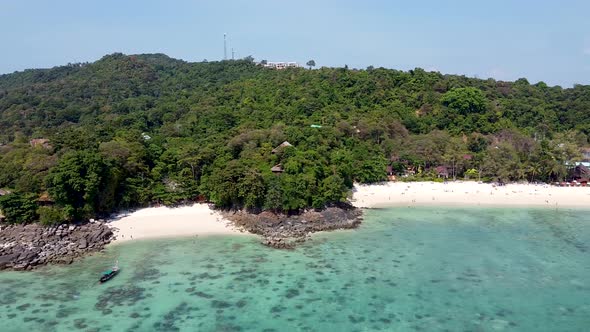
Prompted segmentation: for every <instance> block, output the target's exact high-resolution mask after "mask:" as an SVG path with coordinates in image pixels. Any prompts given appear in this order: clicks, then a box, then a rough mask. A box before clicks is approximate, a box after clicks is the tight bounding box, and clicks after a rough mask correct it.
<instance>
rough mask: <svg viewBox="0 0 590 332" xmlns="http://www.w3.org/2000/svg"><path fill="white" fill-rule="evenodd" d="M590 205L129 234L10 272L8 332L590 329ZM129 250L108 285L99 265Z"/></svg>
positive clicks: (0, 287) (5, 313) (1, 301)
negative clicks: (329, 228) (261, 231)
mask: <svg viewBox="0 0 590 332" xmlns="http://www.w3.org/2000/svg"><path fill="white" fill-rule="evenodd" d="M589 213H590V211H582V210H559V211H555V210H539V209H501V208H486V209H481V208H476V207H472V208H396V209H383V210H370V211H367V214H366V218H365V219H366V220H365V222H364V223H363V225H362V226H361V227H360V228H359V229H357V230H347V231H338V232H331V233H321V234H316V235H314V237H313V239H312V240H311V241H309V242H307V243H306V244H304V245H303V246H301V247H299V248H298V249H296V250H293V251H282V250H274V249H270V248H266V247H264V246H262V245H260V244H259V242H258V239H257V238H256V237H250V236H245V237H240V236H238V237H219V236H214V237H193V238H183V239H161V240H146V241H135V242H128V243H124V244H121V245H116V246H112V247H110V248H108V250H106V251H105V252H103V253H100V254H96V255H94V256H91V257H88V258H86V259H84V260H82V261H80V262H77V263H74V264H72V265H69V266H53V267H47V268H42V269H40V270H37V271H34V272H2V273H0V321H1V322H2V324H3V326H2V327H1V330H2V331H77V330H79V331H552V332H556V331H588V330H589V329H590V217H588V215H589ZM115 259H118V260H119V264H120V266H121V268H122V271H121V273H120V274H119V275H118V276H117V277H116V278H115V279H113V280H111V281H109V282H108V283H106V284H103V285H99V284H97V283H96V280H97V278H98V276H99V275H100V272H101V271H103V270H105V269H107V268H109V266H110V265H111V264H112V262H113V261H114V260H115Z"/></svg>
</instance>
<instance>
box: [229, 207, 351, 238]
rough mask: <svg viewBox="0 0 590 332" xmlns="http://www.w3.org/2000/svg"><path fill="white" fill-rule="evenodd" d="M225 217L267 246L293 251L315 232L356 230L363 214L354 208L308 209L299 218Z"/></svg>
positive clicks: (240, 214)
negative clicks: (259, 238) (259, 237)
mask: <svg viewBox="0 0 590 332" xmlns="http://www.w3.org/2000/svg"><path fill="white" fill-rule="evenodd" d="M223 214H224V217H226V218H227V219H229V220H231V221H232V222H233V223H234V224H235V225H236V226H238V227H240V228H243V229H245V230H246V231H248V232H250V233H254V234H258V235H261V236H262V237H263V241H262V243H263V244H264V245H266V246H269V247H273V248H279V249H292V248H294V247H295V246H296V245H297V244H298V243H302V242H304V241H305V240H306V239H307V237H308V236H309V235H310V234H311V233H314V232H320V231H331V230H335V229H349V228H356V227H358V225H360V223H361V220H362V211H361V210H359V209H356V208H354V207H351V206H346V205H343V206H342V207H329V208H326V209H323V210H309V211H305V212H303V213H300V214H296V215H284V214H276V213H272V212H268V211H265V212H261V213H258V214H253V213H249V212H245V211H238V212H224V213H223Z"/></svg>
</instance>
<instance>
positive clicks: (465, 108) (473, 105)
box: [441, 87, 487, 115]
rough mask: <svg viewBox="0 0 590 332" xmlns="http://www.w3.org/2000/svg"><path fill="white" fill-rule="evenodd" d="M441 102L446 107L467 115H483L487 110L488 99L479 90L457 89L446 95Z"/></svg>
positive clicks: (471, 88)
mask: <svg viewBox="0 0 590 332" xmlns="http://www.w3.org/2000/svg"><path fill="white" fill-rule="evenodd" d="M441 102H442V104H443V105H445V106H446V107H448V108H450V109H452V110H454V111H456V112H458V113H460V114H463V115H467V114H470V113H481V112H483V111H485V110H486V104H487V101H486V97H485V96H484V94H483V92H481V90H479V89H477V88H473V87H468V88H455V89H452V90H450V91H449V92H447V93H445V94H444V95H443V97H442V98H441Z"/></svg>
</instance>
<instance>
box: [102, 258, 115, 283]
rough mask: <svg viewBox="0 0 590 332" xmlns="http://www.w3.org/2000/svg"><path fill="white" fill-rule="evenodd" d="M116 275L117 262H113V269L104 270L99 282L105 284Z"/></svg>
mask: <svg viewBox="0 0 590 332" xmlns="http://www.w3.org/2000/svg"><path fill="white" fill-rule="evenodd" d="M117 273H119V261H116V262H115V265H113V267H112V268H111V269H109V270H106V271H104V272H103V273H102V275H101V276H100V280H99V282H100V283H101V284H102V283H105V282H107V281H109V280H111V279H113V278H114V277H115V276H116V275H117Z"/></svg>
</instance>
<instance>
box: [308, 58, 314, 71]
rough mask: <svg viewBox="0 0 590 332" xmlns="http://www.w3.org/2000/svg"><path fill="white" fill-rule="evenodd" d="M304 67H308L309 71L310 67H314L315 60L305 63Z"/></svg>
mask: <svg viewBox="0 0 590 332" xmlns="http://www.w3.org/2000/svg"><path fill="white" fill-rule="evenodd" d="M306 65H307V66H308V67H309V69H311V68H312V67H315V60H309V61H307V63H306Z"/></svg>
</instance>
